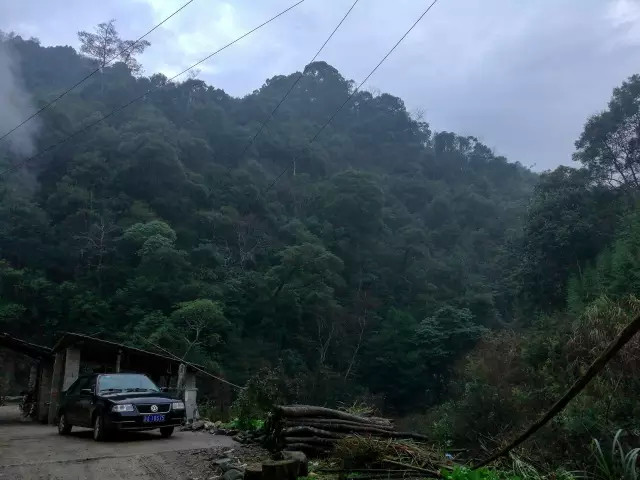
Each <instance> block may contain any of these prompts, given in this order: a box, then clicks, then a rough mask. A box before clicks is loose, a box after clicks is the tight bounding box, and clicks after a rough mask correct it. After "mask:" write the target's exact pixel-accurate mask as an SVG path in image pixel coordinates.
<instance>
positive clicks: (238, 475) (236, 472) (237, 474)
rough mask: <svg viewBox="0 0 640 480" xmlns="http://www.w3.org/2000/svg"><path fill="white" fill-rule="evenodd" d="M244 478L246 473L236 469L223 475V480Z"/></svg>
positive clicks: (240, 479)
mask: <svg viewBox="0 0 640 480" xmlns="http://www.w3.org/2000/svg"><path fill="white" fill-rule="evenodd" d="M243 478H244V472H241V471H240V470H236V469H235V468H231V469H229V470H227V471H226V472H224V475H222V480H242V479H243Z"/></svg>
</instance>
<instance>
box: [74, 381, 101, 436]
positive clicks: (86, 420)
mask: <svg viewBox="0 0 640 480" xmlns="http://www.w3.org/2000/svg"><path fill="white" fill-rule="evenodd" d="M95 391H96V378H95V377H86V381H85V382H84V383H82V384H81V385H80V390H79V392H78V400H77V402H76V422H77V423H76V424H77V425H80V426H83V427H91V413H92V410H93V405H94V399H95Z"/></svg>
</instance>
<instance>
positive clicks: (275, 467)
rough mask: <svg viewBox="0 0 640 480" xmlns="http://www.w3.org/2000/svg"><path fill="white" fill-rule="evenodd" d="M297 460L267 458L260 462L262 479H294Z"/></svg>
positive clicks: (296, 474) (296, 475)
mask: <svg viewBox="0 0 640 480" xmlns="http://www.w3.org/2000/svg"><path fill="white" fill-rule="evenodd" d="M298 463H299V462H298V461H297V460H267V461H266V462H262V480H296V478H297V477H298Z"/></svg>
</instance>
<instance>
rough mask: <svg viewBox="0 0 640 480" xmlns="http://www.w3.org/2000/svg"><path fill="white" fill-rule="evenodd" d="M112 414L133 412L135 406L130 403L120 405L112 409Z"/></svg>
mask: <svg viewBox="0 0 640 480" xmlns="http://www.w3.org/2000/svg"><path fill="white" fill-rule="evenodd" d="M111 411H112V412H133V405H131V404H130V403H124V404H120V405H114V406H113V407H111Z"/></svg>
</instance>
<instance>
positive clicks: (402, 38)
mask: <svg viewBox="0 0 640 480" xmlns="http://www.w3.org/2000/svg"><path fill="white" fill-rule="evenodd" d="M436 3H438V0H433V2H432V3H431V5H429V6H428V7H427V9H426V10H425V11H424V12H422V15H420V16H419V17H418V19H417V20H416V21H415V22H413V25H411V27H410V28H409V30H407V31H406V32H405V33H404V35H402V37H400V40H398V41H397V42H396V43H395V45H394V46H393V47H391V50H389V51H388V52H387V54H386V55H385V56H384V57H382V60H380V61H379V62H378V64H377V65H376V66H375V67H374V68H373V70H371V71H370V72H369V74H368V75H367V76H366V77H365V78H364V80H362V82H360V84H359V85H358V86H357V87H356V88H355V89H354V90H353V92H351V95H349V97H347V99H346V100H345V101H344V102H343V103H342V105H340V106H339V107H338V109H337V110H336V111H335V112H333V114H332V115H331V117H329V119H328V120H327V121H326V122H325V123H324V124H323V125H322V126H321V127H320V128H319V129H318V131H317V132H316V133H315V135H314V136H313V138H311V140H310V141H309V143H307V145H306V146H305V148H309V147H310V146H311V144H312V143H313V142H315V141H316V140H317V138H318V136H320V134H321V133H322V131H323V130H324V129H325V128H326V127H327V126H328V125H329V124H330V123H331V122H332V121H333V119H334V118H336V116H337V115H338V113H340V111H341V110H342V109H343V108H344V106H345V105H346V104H347V103H349V101H350V100H351V99H352V98H353V96H354V95H355V94H356V93H358V91H359V90H360V87H362V85H364V84H365V82H366V81H367V80H369V78H370V77H371V75H373V74H374V73H375V72H376V70H378V68H380V65H382V64H383V63H384V62H385V60H386V59H387V58H388V57H389V55H391V54H392V53H393V51H394V50H395V49H396V48H397V47H398V45H400V43H402V41H403V40H404V39H405V38H406V37H407V35H409V33H411V31H412V30H413V29H414V28H415V27H416V25H418V23H419V22H420V20H422V19H423V17H424V16H425V15H426V14H427V13H429V10H431V8H433V6H434V5H435V4H436ZM293 161H294V162H295V159H294V160H293ZM292 164H293V162H292ZM289 168H290V165H289V166H287V167H286V168H285V169H284V170H283V171H282V172H280V174H279V175H278V176H277V177H276V178H275V179H274V180H273V182H271V184H270V185H269V186H268V187H267V189H266V190H265V191H264V193H267V192H268V191H269V190H271V189H272V188H273V186H274V185H275V184H276V183H277V182H278V180H280V178H282V176H283V175H284V174H285V173H286V172H287V171H288V170H289Z"/></svg>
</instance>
